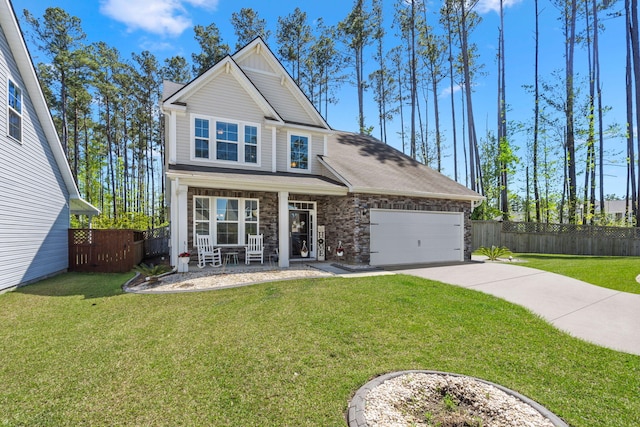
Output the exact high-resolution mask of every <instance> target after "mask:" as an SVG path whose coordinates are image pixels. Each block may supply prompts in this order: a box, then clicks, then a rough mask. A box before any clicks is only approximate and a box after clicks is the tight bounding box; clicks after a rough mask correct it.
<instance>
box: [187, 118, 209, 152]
mask: <svg viewBox="0 0 640 427" xmlns="http://www.w3.org/2000/svg"><path fill="white" fill-rule="evenodd" d="M196 120H203V121H206V122H207V125H208V130H209V135H208V136H207V137H206V138H205V137H203V136H196ZM191 134H192V135H193V157H194V158H195V159H205V160H206V159H208V158H209V157H211V120H209V119H206V118H203V117H194V119H193V132H192V133H191ZM196 139H201V140H203V141H207V145H208V148H207V154H208V157H199V156H196Z"/></svg>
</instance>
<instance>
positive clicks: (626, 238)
mask: <svg viewBox="0 0 640 427" xmlns="http://www.w3.org/2000/svg"><path fill="white" fill-rule="evenodd" d="M471 223H472V227H471V229H472V233H473V243H472V247H473V250H476V249H478V248H479V247H481V246H487V247H490V246H492V245H495V246H506V247H507V248H509V249H510V250H511V251H513V252H516V253H517V252H520V253H525V252H530V253H540V254H569V255H601V256H640V228H636V227H602V226H594V225H581V224H544V223H534V222H510V221H503V222H498V221H472V222H471Z"/></svg>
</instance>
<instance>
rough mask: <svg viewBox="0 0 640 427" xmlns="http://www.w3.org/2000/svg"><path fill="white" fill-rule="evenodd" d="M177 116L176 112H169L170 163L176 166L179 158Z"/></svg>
mask: <svg viewBox="0 0 640 427" xmlns="http://www.w3.org/2000/svg"><path fill="white" fill-rule="evenodd" d="M177 132H178V130H177V114H176V112H175V111H169V129H168V137H169V144H168V148H169V150H168V151H169V153H168V159H169V160H168V161H169V163H171V164H176V163H177V161H178V156H177V139H178V136H177Z"/></svg>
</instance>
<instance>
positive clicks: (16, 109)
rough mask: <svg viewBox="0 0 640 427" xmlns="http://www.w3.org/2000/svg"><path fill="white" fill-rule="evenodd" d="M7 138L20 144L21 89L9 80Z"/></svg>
mask: <svg viewBox="0 0 640 427" xmlns="http://www.w3.org/2000/svg"><path fill="white" fill-rule="evenodd" d="M8 101H9V102H8V122H9V136H11V137H12V138H13V139H15V140H17V141H21V142H22V89H20V88H19V87H18V86H16V84H15V83H14V82H12V81H11V80H9V100H8Z"/></svg>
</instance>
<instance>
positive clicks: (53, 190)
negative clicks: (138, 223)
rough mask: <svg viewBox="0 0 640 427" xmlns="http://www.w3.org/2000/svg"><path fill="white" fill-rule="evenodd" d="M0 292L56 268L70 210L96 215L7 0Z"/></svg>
mask: <svg viewBox="0 0 640 427" xmlns="http://www.w3.org/2000/svg"><path fill="white" fill-rule="evenodd" d="M0 106H1V108H0V291H3V290H7V289H11V288H15V287H17V286H21V285H25V284H28V283H32V282H35V281H38V280H40V279H43V278H45V277H48V276H51V275H54V274H57V273H60V272H64V271H66V269H67V268H68V266H69V248H68V229H69V221H70V215H71V214H80V215H89V216H91V215H97V214H99V213H100V212H99V210H98V209H96V208H95V207H94V206H92V205H91V204H89V203H87V202H86V201H84V200H83V199H82V198H81V197H80V194H79V191H78V188H77V186H76V184H75V181H74V179H73V175H72V174H71V170H70V168H69V164H68V163H67V160H66V157H65V154H64V151H63V149H62V145H61V144H60V140H59V139H58V135H57V133H56V129H55V127H54V124H53V120H52V118H51V114H50V112H49V108H48V107H47V104H46V101H45V98H44V95H43V93H42V89H41V88H40V84H39V82H38V78H37V76H36V72H35V69H34V67H33V63H32V61H31V57H30V55H29V52H28V50H27V47H26V44H25V42H24V38H23V35H22V32H21V30H20V26H19V24H18V20H17V18H16V15H15V12H14V10H13V7H12V5H11V3H10V1H9V0H0Z"/></svg>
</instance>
